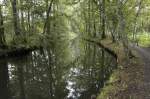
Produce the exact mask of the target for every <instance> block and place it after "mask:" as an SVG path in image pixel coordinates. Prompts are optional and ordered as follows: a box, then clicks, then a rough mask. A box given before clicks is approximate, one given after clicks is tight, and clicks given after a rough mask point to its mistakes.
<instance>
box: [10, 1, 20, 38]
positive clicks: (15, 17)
mask: <svg viewBox="0 0 150 99" xmlns="http://www.w3.org/2000/svg"><path fill="white" fill-rule="evenodd" d="M11 4H12V12H13V23H14V32H15V34H16V36H18V35H20V29H19V24H18V21H19V20H18V11H17V0H11Z"/></svg>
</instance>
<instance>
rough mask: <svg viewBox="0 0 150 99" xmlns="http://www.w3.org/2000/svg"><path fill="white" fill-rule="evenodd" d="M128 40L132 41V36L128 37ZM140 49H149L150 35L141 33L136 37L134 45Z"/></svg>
mask: <svg viewBox="0 0 150 99" xmlns="http://www.w3.org/2000/svg"><path fill="white" fill-rule="evenodd" d="M129 38H130V40H131V41H132V36H129ZM137 42H138V44H139V45H140V46H142V47H149V46H150V33H148V32H142V33H138V35H136V43H137Z"/></svg>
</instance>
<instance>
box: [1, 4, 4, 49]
mask: <svg viewBox="0 0 150 99" xmlns="http://www.w3.org/2000/svg"><path fill="white" fill-rule="evenodd" d="M4 46H5V35H4V20H3V14H2V7H1V6H0V47H4Z"/></svg>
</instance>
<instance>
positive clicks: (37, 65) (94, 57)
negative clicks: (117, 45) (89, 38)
mask: <svg viewBox="0 0 150 99" xmlns="http://www.w3.org/2000/svg"><path fill="white" fill-rule="evenodd" d="M57 49H58V48H57ZM57 49H51V48H49V47H48V48H44V49H42V50H36V51H33V52H30V53H29V54H28V55H23V56H19V57H13V58H9V59H7V61H6V62H7V65H8V69H9V83H10V84H9V86H10V93H11V96H12V98H13V99H21V98H22V99H23V98H24V99H91V96H92V95H97V94H98V93H99V92H100V89H101V88H103V86H104V85H105V82H106V80H108V78H109V76H110V74H111V73H112V71H113V70H114V69H115V68H117V65H116V59H115V57H113V56H112V55H110V54H109V53H108V52H106V51H105V50H103V49H102V48H100V46H98V45H95V44H92V43H88V42H82V43H81V42H77V43H76V44H70V45H69V46H68V47H67V48H62V49H61V48H60V49H59V50H57ZM70 50H71V51H70Z"/></svg>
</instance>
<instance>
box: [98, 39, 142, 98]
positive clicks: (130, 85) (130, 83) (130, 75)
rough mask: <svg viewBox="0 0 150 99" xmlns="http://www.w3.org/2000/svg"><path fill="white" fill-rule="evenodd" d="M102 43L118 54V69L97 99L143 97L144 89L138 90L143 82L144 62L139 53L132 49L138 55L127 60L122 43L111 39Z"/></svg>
mask: <svg viewBox="0 0 150 99" xmlns="http://www.w3.org/2000/svg"><path fill="white" fill-rule="evenodd" d="M100 43H101V44H103V45H104V46H105V47H107V48H109V49H111V50H112V51H114V52H115V53H116V54H117V57H118V69H117V70H115V71H114V72H113V73H112V75H111V76H110V79H109V80H108V81H107V82H106V84H105V86H104V88H103V89H102V90H101V92H100V94H99V95H98V97H97V99H142V98H140V97H142V92H143V91H142V90H141V91H137V90H138V89H137V88H140V87H141V85H142V82H143V63H142V62H141V60H140V59H139V57H138V56H139V55H138V54H137V53H136V52H134V51H132V52H133V54H134V56H136V57H134V58H132V59H130V61H125V53H124V50H123V46H122V44H116V43H112V42H111V40H109V39H108V40H103V41H101V42H100Z"/></svg>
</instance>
